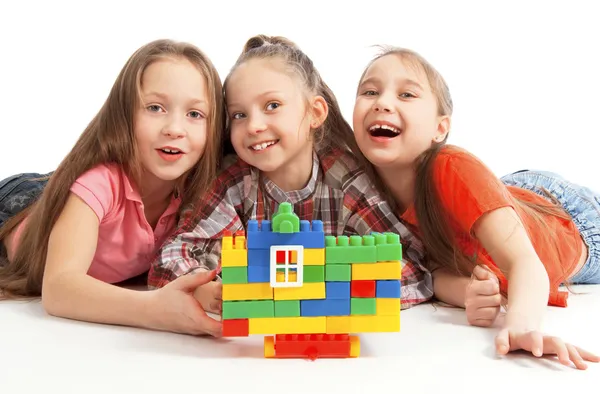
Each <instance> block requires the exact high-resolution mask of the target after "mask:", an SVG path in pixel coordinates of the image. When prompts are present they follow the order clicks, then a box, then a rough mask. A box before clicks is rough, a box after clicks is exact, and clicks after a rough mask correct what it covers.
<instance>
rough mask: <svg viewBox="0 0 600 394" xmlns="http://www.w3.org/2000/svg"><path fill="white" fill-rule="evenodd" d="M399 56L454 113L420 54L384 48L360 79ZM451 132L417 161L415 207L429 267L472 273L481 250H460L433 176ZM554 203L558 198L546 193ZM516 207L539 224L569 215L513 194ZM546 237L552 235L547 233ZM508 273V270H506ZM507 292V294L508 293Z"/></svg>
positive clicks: (445, 112)
mask: <svg viewBox="0 0 600 394" xmlns="http://www.w3.org/2000/svg"><path fill="white" fill-rule="evenodd" d="M390 55H394V56H398V57H400V59H401V60H402V61H403V62H405V63H406V64H407V65H409V66H412V67H416V68H417V69H418V70H420V71H421V72H423V73H424V74H425V76H426V77H427V80H428V82H429V85H430V86H431V90H432V93H433V94H434V96H435V97H436V101H437V107H438V115H440V116H451V115H452V111H453V103H452V97H451V95H450V89H449V88H448V85H447V83H446V81H445V80H444V78H443V77H442V76H441V74H440V73H439V72H438V71H437V70H436V69H435V68H434V67H433V66H432V65H431V64H430V63H429V62H428V61H427V60H425V59H424V58H423V57H422V56H421V55H419V54H418V53H416V52H414V51H411V50H408V49H404V48H397V47H384V48H383V51H382V52H381V53H380V54H379V55H377V56H376V57H375V58H374V59H373V60H371V62H370V63H369V65H368V66H367V67H366V68H365V71H364V72H363V74H362V76H361V78H360V81H361V82H362V80H363V78H364V76H365V75H366V73H367V71H368V69H369V67H370V66H371V64H373V62H375V61H376V60H377V59H380V58H381V57H383V56H390ZM447 139H448V134H447V135H446V137H445V138H444V140H443V141H441V142H439V143H434V144H433V146H432V147H431V148H430V149H428V150H426V151H425V152H423V153H422V154H421V155H420V156H419V158H418V159H417V161H416V166H415V167H416V168H415V172H416V177H415V193H414V206H415V212H416V217H417V223H418V225H419V231H420V235H421V237H420V238H421V239H422V241H423V244H424V247H425V250H426V252H427V254H428V255H429V256H428V257H429V258H428V263H429V264H430V266H429V267H428V268H429V269H435V268H439V267H444V268H448V269H449V270H450V271H452V272H454V273H456V274H459V275H466V276H470V275H471V273H472V271H473V268H474V267H475V265H477V264H478V262H477V261H476V259H477V255H478V251H477V252H476V254H475V256H468V255H466V254H465V253H464V252H463V251H461V250H460V248H459V246H458V244H457V242H456V240H457V236H458V234H455V233H454V232H453V230H452V225H451V224H452V222H451V219H450V217H449V215H448V214H447V213H446V212H444V209H443V206H442V203H441V199H440V198H439V195H438V189H437V187H436V184H435V182H434V177H433V163H434V162H435V158H436V156H437V155H438V153H439V152H440V150H441V149H442V148H443V147H444V146H445V145H446V141H447ZM368 172H369V174H370V175H371V176H372V177H373V178H374V179H375V180H376V183H377V186H378V187H379V188H380V190H381V192H382V193H385V194H386V196H387V198H388V200H389V202H390V204H391V205H392V207H393V208H394V210H397V209H398V206H397V203H396V202H395V200H394V199H393V198H392V197H391V195H390V194H389V192H388V191H387V188H386V187H385V185H383V182H382V181H381V178H380V177H379V176H378V175H377V173H376V170H375V168H374V166H373V164H371V163H369V164H368ZM545 193H546V194H547V196H548V197H549V198H550V199H551V200H553V202H554V203H555V204H558V201H556V200H555V199H553V198H552V197H551V196H550V193H548V192H545ZM511 198H512V199H513V202H514V203H515V205H516V206H518V207H519V208H520V209H522V210H523V211H524V212H525V213H526V214H527V215H530V216H531V217H533V218H534V220H536V221H537V222H538V223H540V224H542V225H543V223H544V217H543V215H556V216H559V217H561V218H568V214H567V213H566V212H565V211H564V210H563V209H562V208H561V207H560V206H558V205H557V206H548V205H541V204H535V203H532V202H528V201H525V200H521V199H519V198H518V197H515V196H512V197H511ZM468 235H469V236H472V234H468ZM545 236H550V235H548V234H546V235H545ZM503 274H504V275H506V272H504V273H503ZM505 295H506V294H505Z"/></svg>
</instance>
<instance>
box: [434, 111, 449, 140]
mask: <svg viewBox="0 0 600 394" xmlns="http://www.w3.org/2000/svg"><path fill="white" fill-rule="evenodd" d="M449 132H450V117H449V116H447V115H444V116H441V117H440V118H439V120H438V126H437V129H436V133H435V136H434V137H433V142H435V143H440V142H442V141H444V140H445V139H446V137H447V136H448V133H449Z"/></svg>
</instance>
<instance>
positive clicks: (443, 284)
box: [431, 268, 471, 308]
mask: <svg viewBox="0 0 600 394" xmlns="http://www.w3.org/2000/svg"><path fill="white" fill-rule="evenodd" d="M431 274H432V276H433V294H434V295H435V297H436V298H437V299H438V300H440V301H442V302H445V303H446V304H450V305H453V306H457V307H459V308H465V292H466V291H467V287H468V286H469V282H470V281H471V278H469V277H467V276H459V275H456V274H453V273H452V272H450V271H449V270H448V269H446V268H438V269H436V270H434V271H433V272H432V273H431Z"/></svg>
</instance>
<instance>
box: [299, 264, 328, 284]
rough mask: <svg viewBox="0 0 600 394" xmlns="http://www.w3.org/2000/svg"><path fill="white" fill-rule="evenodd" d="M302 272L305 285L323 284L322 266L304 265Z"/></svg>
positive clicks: (323, 273) (323, 267)
mask: <svg viewBox="0 0 600 394" xmlns="http://www.w3.org/2000/svg"><path fill="white" fill-rule="evenodd" d="M303 270H304V271H303V273H302V276H303V281H304V282H305V283H315V282H325V266H324V265H305V266H304V268H303Z"/></svg>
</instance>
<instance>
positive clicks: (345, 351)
mask: <svg viewBox="0 0 600 394" xmlns="http://www.w3.org/2000/svg"><path fill="white" fill-rule="evenodd" d="M350 346H351V344H350V336H349V335H347V334H286V335H276V336H275V357H276V358H308V359H311V360H316V359H317V358H348V357H350Z"/></svg>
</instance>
